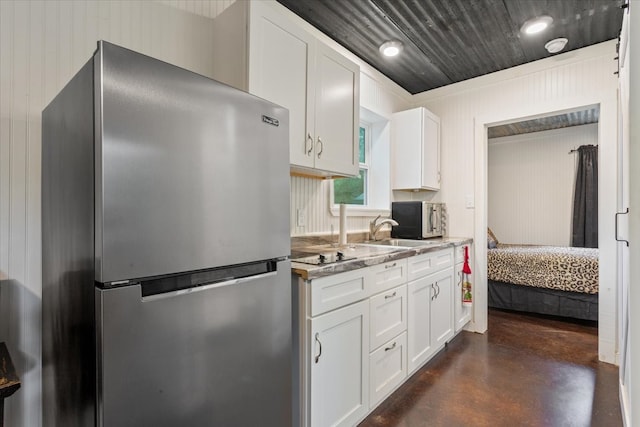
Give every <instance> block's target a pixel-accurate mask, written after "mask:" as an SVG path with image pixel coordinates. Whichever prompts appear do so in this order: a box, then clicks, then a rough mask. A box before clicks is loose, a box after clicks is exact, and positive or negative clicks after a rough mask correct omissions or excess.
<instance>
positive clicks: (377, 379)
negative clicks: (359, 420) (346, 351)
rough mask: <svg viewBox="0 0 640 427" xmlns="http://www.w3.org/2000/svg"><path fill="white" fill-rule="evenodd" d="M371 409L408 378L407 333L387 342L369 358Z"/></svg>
mask: <svg viewBox="0 0 640 427" xmlns="http://www.w3.org/2000/svg"><path fill="white" fill-rule="evenodd" d="M369 372H370V374H369V384H370V390H369V400H370V401H371V404H370V407H371V409H373V408H375V407H376V406H377V405H378V404H379V403H380V402H381V401H382V400H383V399H384V398H386V397H387V396H388V395H389V394H391V392H393V391H394V390H395V389H396V388H397V387H398V386H399V385H400V384H402V383H403V382H404V380H405V379H406V378H407V332H406V331H405V332H403V333H401V334H400V335H398V336H397V337H395V338H394V339H392V340H390V341H388V342H386V343H385V344H384V345H382V346H381V347H380V348H378V349H377V350H375V351H374V352H372V353H371V355H370V356H369Z"/></svg>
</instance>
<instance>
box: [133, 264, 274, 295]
mask: <svg viewBox="0 0 640 427" xmlns="http://www.w3.org/2000/svg"><path fill="white" fill-rule="evenodd" d="M276 274H278V271H270V272H268V273H262V274H256V275H254V276H248V277H240V278H238V279H231V280H225V281H224V282H215V283H210V284H208V285H204V286H196V287H193V288H187V289H179V290H177V291H170V292H165V293H162V294H156V295H149V296H145V297H142V302H149V301H156V300H160V299H166V298H173V297H176V296H179V295H184V294H190V293H194V292H201V291H208V290H210V289H215V288H221V287H223V286H231V285H239V284H241V283H247V282H252V281H255V280H261V279H264V278H266V277H271V276H275V275H276Z"/></svg>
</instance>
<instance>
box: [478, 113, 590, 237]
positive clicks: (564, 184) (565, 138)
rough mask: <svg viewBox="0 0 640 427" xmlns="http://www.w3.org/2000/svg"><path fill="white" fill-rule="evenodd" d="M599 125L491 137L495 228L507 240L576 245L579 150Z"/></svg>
mask: <svg viewBox="0 0 640 427" xmlns="http://www.w3.org/2000/svg"><path fill="white" fill-rule="evenodd" d="M589 144H592V145H597V144H598V125H597V124H591V125H584V126H574V127H571V128H564V129H557V130H550V131H545V132H535V133H530V134H526V135H516V136H507V137H503V138H494V139H490V140H489V155H488V190H489V192H488V209H489V211H488V219H489V227H491V229H492V230H493V232H494V233H495V234H496V237H498V240H499V241H500V242H502V243H522V244H535V245H554V246H571V218H572V210H573V190H574V185H575V184H574V183H575V174H576V159H577V153H571V154H569V151H570V150H572V149H576V148H578V147H579V146H581V145H589Z"/></svg>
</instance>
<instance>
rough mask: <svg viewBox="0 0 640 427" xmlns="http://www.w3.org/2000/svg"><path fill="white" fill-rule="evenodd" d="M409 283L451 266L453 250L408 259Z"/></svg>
mask: <svg viewBox="0 0 640 427" xmlns="http://www.w3.org/2000/svg"><path fill="white" fill-rule="evenodd" d="M408 261H409V266H408V272H409V273H408V277H409V281H412V280H415V279H417V278H419V277H423V276H426V275H428V274H433V273H435V272H437V271H440V270H443V269H445V268H448V267H451V266H453V249H451V248H447V249H443V250H440V251H436V252H429V253H426V254H422V255H417V256H414V257H411V258H409V260H408Z"/></svg>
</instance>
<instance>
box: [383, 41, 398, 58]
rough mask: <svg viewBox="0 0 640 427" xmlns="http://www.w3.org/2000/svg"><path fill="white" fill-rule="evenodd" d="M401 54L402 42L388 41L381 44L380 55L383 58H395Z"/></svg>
mask: <svg viewBox="0 0 640 427" xmlns="http://www.w3.org/2000/svg"><path fill="white" fill-rule="evenodd" d="M400 52H402V42H400V41H398V40H390V41H386V42H384V43H382V45H381V46H380V53H382V54H383V55H384V56H396V55H398V54H399V53H400Z"/></svg>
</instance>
